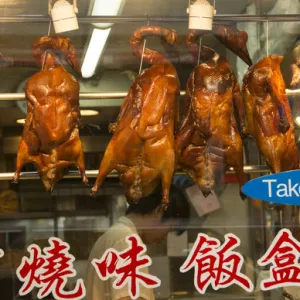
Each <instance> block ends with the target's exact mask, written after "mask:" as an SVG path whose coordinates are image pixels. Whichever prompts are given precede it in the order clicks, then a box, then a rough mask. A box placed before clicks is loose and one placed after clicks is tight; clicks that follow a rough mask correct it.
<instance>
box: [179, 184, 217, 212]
mask: <svg viewBox="0 0 300 300" xmlns="http://www.w3.org/2000/svg"><path fill="white" fill-rule="evenodd" d="M185 192H186V195H187V196H188V198H189V199H190V201H191V203H192V204H193V206H194V208H195V210H196V212H197V213H198V215H199V217H202V216H204V215H206V214H209V213H211V212H213V211H215V210H217V209H219V208H220V207H221V205H220V201H219V199H218V197H217V195H216V194H215V192H212V193H211V194H210V195H209V196H208V197H207V198H205V197H204V196H203V194H202V192H201V190H200V189H199V187H198V185H193V186H191V187H189V188H187V189H186V190H185Z"/></svg>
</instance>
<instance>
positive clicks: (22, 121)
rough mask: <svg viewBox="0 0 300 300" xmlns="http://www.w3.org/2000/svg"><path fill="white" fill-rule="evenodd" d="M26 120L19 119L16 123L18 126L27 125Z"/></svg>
mask: <svg viewBox="0 0 300 300" xmlns="http://www.w3.org/2000/svg"><path fill="white" fill-rule="evenodd" d="M25 120H26V119H18V120H17V121H16V122H17V123H18V124H25Z"/></svg>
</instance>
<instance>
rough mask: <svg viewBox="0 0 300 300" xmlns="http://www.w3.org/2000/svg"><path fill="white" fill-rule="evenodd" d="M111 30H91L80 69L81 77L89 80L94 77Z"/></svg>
mask: <svg viewBox="0 0 300 300" xmlns="http://www.w3.org/2000/svg"><path fill="white" fill-rule="evenodd" d="M110 31H111V28H108V29H97V28H95V29H93V33H92V37H91V40H90V44H89V47H88V49H87V51H86V54H85V58H84V61H83V64H82V67H81V73H82V77H84V78H90V77H92V76H93V75H94V73H95V70H96V67H97V64H98V61H99V59H100V57H101V55H102V53H103V50H104V47H105V44H106V41H107V39H108V36H109V34H110Z"/></svg>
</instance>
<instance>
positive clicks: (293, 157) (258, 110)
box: [243, 55, 299, 173]
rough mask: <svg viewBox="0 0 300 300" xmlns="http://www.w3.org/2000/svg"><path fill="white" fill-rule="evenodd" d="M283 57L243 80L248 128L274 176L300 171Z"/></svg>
mask: <svg viewBox="0 0 300 300" xmlns="http://www.w3.org/2000/svg"><path fill="white" fill-rule="evenodd" d="M282 60H283V57H281V56H276V55H272V56H269V57H266V58H264V59H262V60H260V61H259V62H258V63H257V64H255V65H254V66H252V67H251V68H250V69H249V71H248V73H247V74H246V75H245V77H244V84H243V94H244V101H245V108H246V116H247V125H248V130H249V133H250V135H251V136H252V137H253V138H254V139H255V141H256V143H257V146H258V148H259V151H260V152H261V154H262V155H263V156H264V157H265V159H266V162H267V165H268V166H269V168H270V169H271V171H272V172H273V173H278V172H282V171H288V170H294V169H298V168H299V157H298V150H297V145H296V142H295V136H294V126H293V119H292V115H291V110H290V106H289V103H288V98H287V96H286V94H285V84H284V80H283V78H282V74H281V71H280V64H281V62H282Z"/></svg>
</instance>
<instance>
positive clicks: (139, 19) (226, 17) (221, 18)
mask: <svg viewBox="0 0 300 300" xmlns="http://www.w3.org/2000/svg"><path fill="white" fill-rule="evenodd" d="M49 20H50V18H49V16H43V15H35V16H23V15H19V16H14V17H0V23H48V22H49ZM147 21H150V22H151V23H153V22H166V23H168V22H170V23H172V22H187V21H188V17H187V16H178V17H170V16H86V17H81V16H79V17H78V22H79V23H81V24H90V23H145V22H147ZM214 21H215V22H266V21H269V22H299V21H300V15H298V14H297V15H295V14H288V15H282V14H278V15H246V14H232V15H231V14H220V15H216V16H215V17H214Z"/></svg>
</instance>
